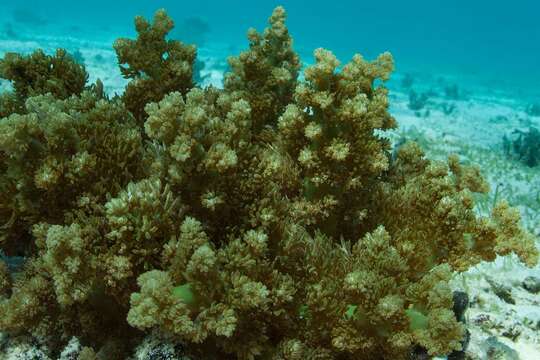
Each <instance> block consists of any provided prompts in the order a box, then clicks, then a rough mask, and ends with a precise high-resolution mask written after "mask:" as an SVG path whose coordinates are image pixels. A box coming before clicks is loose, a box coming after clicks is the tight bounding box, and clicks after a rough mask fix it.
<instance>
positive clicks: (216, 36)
mask: <svg viewBox="0 0 540 360" xmlns="http://www.w3.org/2000/svg"><path fill="white" fill-rule="evenodd" d="M280 4H281V5H283V6H284V7H285V8H286V10H287V12H288V14H289V21H288V25H289V29H290V31H291V33H292V35H293V37H294V39H295V45H296V49H297V51H299V52H300V54H301V56H302V58H303V60H304V61H307V62H309V61H311V53H312V50H313V49H314V48H317V47H325V48H328V49H331V50H332V51H334V52H335V53H336V54H337V55H338V57H339V58H340V59H342V60H343V61H346V60H348V58H350V56H351V55H352V54H354V53H356V52H360V53H362V54H363V55H365V56H366V57H368V58H373V57H375V56H376V55H377V54H379V53H380V52H383V51H387V50H388V51H391V52H392V53H393V55H394V57H395V59H396V64H397V70H398V71H403V72H407V71H413V72H414V71H417V72H418V71H419V72H429V73H434V74H437V73H454V74H457V75H460V76H462V77H463V78H464V79H466V81H469V82H471V83H472V82H478V83H481V84H483V85H487V86H489V87H493V86H495V87H499V88H502V89H505V90H507V91H510V92H517V93H519V96H525V97H526V96H531V97H534V96H537V94H538V93H540V90H538V88H539V86H538V84H540V66H538V64H540V22H539V21H538V17H539V14H540V3H539V2H538V1H533V0H516V1H512V2H508V1H500V0H493V1H486V0H479V1H466V0H452V1H449V0H446V1H442V0H415V1H398V0H392V1H384V2H376V1H369V2H368V1H352V0H342V1H335V2H331V1H321V0H314V1H309V2H307V1H281V2H276V1H269V0H262V1H261V0H259V1H240V0H229V1H209V0H200V1H193V2H186V1H173V0H167V1H143V0H129V1H127V0H122V1H103V0H98V1H92V2H84V1H67V0H61V1H43V0H24V1H23V0H19V1H6V0H3V1H1V2H0V14H1V15H0V36H2V37H3V38H6V37H7V38H9V37H13V36H18V37H30V38H31V37H32V36H33V35H34V34H48V35H50V36H69V37H75V38H80V39H89V40H100V41H108V42H110V41H112V40H113V39H115V38H116V37H119V36H132V35H134V31H133V26H132V21H133V16H135V15H137V14H142V15H145V16H151V15H152V14H153V12H154V11H155V10H156V9H157V8H160V7H164V8H166V9H167V11H168V12H169V13H170V15H171V16H172V17H173V18H174V19H175V21H176V23H177V24H178V26H179V27H181V28H182V29H180V31H177V33H176V35H177V36H178V37H180V38H182V37H183V38H185V40H187V41H188V42H189V41H197V42H199V43H200V42H202V44H199V45H202V46H205V45H208V44H209V43H221V44H227V46H229V49H230V50H231V52H233V53H235V52H238V51H239V50H240V49H242V48H245V46H246V40H245V32H246V30H247V29H248V28H249V27H251V26H253V27H256V28H258V29H261V28H263V27H264V25H265V22H266V19H267V17H268V16H269V14H270V13H271V11H272V9H273V8H274V7H275V6H276V5H280Z"/></svg>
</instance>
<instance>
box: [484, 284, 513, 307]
mask: <svg viewBox="0 0 540 360" xmlns="http://www.w3.org/2000/svg"><path fill="white" fill-rule="evenodd" d="M486 280H487V281H488V283H489V285H491V289H492V290H493V293H494V294H495V295H497V297H499V299H501V300H502V301H504V302H505V303H508V304H512V305H515V304H516V301H515V300H514V298H513V297H512V288H511V287H509V286H506V285H503V284H499V283H496V282H495V281H493V280H490V279H486Z"/></svg>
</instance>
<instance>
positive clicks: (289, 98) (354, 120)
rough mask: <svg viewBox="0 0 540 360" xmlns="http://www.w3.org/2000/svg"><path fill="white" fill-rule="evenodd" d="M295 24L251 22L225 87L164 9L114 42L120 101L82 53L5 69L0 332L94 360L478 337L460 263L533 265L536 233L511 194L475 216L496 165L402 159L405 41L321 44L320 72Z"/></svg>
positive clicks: (345, 348)
mask: <svg viewBox="0 0 540 360" xmlns="http://www.w3.org/2000/svg"><path fill="white" fill-rule="evenodd" d="M285 18H286V14H285V11H284V9H283V8H281V7H278V8H276V9H275V10H274V12H273V13H272V15H271V17H270V19H269V26H268V28H267V29H265V30H264V32H262V33H260V32H257V31H256V30H253V29H251V30H249V32H248V40H249V47H248V49H246V50H245V51H243V52H242V53H240V54H239V55H238V56H235V57H231V58H229V65H230V71H229V72H228V73H227V74H226V75H225V80H224V87H223V89H218V88H215V87H211V86H210V87H206V88H201V87H200V86H198V85H197V84H196V83H195V82H194V81H193V68H194V66H195V61H196V48H195V47H194V46H191V45H186V44H184V43H182V42H181V41H178V40H168V39H167V34H168V33H169V32H170V31H171V29H172V28H173V26H174V24H173V21H172V20H171V19H170V18H169V17H168V16H167V14H166V13H165V11H164V10H159V11H158V12H156V14H155V17H154V19H153V22H149V21H147V20H145V19H144V18H142V17H137V18H136V19H135V27H136V30H137V33H138V36H137V38H136V39H119V40H117V41H116V42H115V44H114V48H115V50H116V52H117V55H118V63H119V66H120V71H121V72H122V74H123V75H124V77H126V78H127V79H129V83H128V85H127V87H126V90H125V92H124V93H123V95H121V96H113V97H110V96H108V95H107V94H105V93H104V91H103V85H102V84H101V83H100V82H99V81H98V82H96V83H95V84H90V85H89V84H87V83H86V79H87V74H86V71H85V68H84V66H83V65H81V64H78V63H77V62H76V61H75V60H74V59H73V58H72V57H70V56H69V55H68V54H67V53H66V52H65V51H63V50H59V51H58V52H57V53H56V55H53V56H49V55H45V54H44V53H43V52H41V51H36V52H35V53H34V54H31V55H27V56H24V55H18V54H7V55H6V56H5V57H4V58H3V59H1V60H0V76H1V77H3V78H5V79H8V80H10V81H12V83H13V92H10V93H6V94H3V95H2V98H1V102H0V106H1V107H0V114H1V116H2V118H1V119H0V249H1V250H2V252H3V253H4V255H3V256H2V261H1V262H0V286H1V288H0V314H2V316H1V317H0V331H2V332H4V333H7V334H9V335H10V336H17V335H31V336H33V337H34V338H36V339H38V340H39V341H40V342H41V343H43V344H46V345H47V347H46V348H47V349H49V351H50V354H49V356H51V357H52V356H57V355H58V352H60V351H61V349H62V348H64V347H65V346H66V345H67V344H68V343H69V341H70V339H72V337H74V336H75V337H77V339H78V341H79V342H80V346H83V347H84V358H85V359H96V358H97V359H115V358H118V359H123V358H127V357H128V356H129V354H131V353H132V351H133V349H134V348H135V347H136V346H137V344H138V343H139V342H140V341H142V339H143V338H144V336H145V335H147V334H150V333H152V334H156V333H159V334H160V336H162V337H163V338H164V339H167V341H172V342H177V343H178V344H182V348H185V349H187V351H188V352H189V355H190V356H193V357H194V358H207V359H212V358H216V359H288V360H293V359H373V358H383V359H406V358H408V356H409V354H410V353H411V351H413V349H417V348H419V347H420V348H422V349H424V351H425V352H426V353H428V354H429V355H445V354H449V353H452V352H453V351H456V350H460V349H461V347H462V344H463V343H464V340H465V337H466V330H465V327H464V325H463V323H462V322H460V321H459V320H460V319H459V316H456V315H457V314H455V312H454V311H453V309H454V307H455V304H454V300H453V295H452V291H451V289H450V286H449V283H448V282H449V280H450V278H451V277H452V274H453V273H454V272H456V271H457V272H461V271H465V270H467V269H468V268H470V267H471V266H473V265H475V264H477V263H479V262H481V261H491V260H494V259H495V257H496V256H498V255H500V256H504V255H508V254H511V253H515V254H517V256H518V257H519V258H520V259H521V261H523V262H524V263H525V264H527V265H528V266H534V265H535V264H536V263H537V259H538V253H537V249H536V247H535V244H534V239H533V236H532V235H531V234H529V233H527V232H526V231H525V230H523V229H522V228H521V226H520V217H519V212H518V210H516V209H514V208H511V207H509V206H508V204H507V203H505V202H500V203H498V204H497V205H496V206H495V207H494V209H493V213H492V214H491V216H490V217H479V216H477V215H476V214H475V212H474V210H473V208H474V205H475V203H474V200H473V195H474V193H485V192H487V191H488V186H487V183H486V182H485V181H484V180H483V178H482V176H481V174H480V172H479V169H478V168H477V167H474V166H465V165H463V164H461V163H460V160H459V158H458V157H457V156H455V155H450V156H449V157H448V160H447V161H431V160H429V159H427V158H426V157H425V156H424V153H423V152H422V150H421V149H420V147H419V146H418V145H416V144H415V143H411V142H409V143H405V144H402V145H401V146H400V147H399V149H394V150H395V151H394V152H393V151H392V150H393V149H392V146H391V143H390V141H389V140H388V139H387V138H386V137H385V136H384V133H385V131H387V130H391V129H394V128H395V127H396V126H397V122H396V120H395V119H394V118H393V117H392V116H391V115H390V113H389V111H388V107H389V101H388V90H387V88H386V87H385V85H384V83H385V81H386V80H388V79H389V77H390V74H391V72H392V70H393V67H394V64H393V59H392V56H391V55H390V54H389V53H384V54H382V55H380V56H379V57H377V58H376V59H375V60H374V61H367V60H365V59H364V58H363V57H362V56H361V55H355V56H354V57H353V58H352V59H351V61H350V62H349V63H346V64H344V65H342V64H341V63H340V61H339V60H338V59H337V58H336V57H335V56H334V55H333V54H332V53H331V52H330V51H328V50H325V49H317V50H315V52H314V56H315V61H314V64H313V65H310V66H308V67H307V68H305V70H304V71H303V77H301V76H299V75H300V73H301V63H300V60H299V57H298V55H297V54H296V52H295V51H294V50H293V47H292V38H291V36H290V34H289V32H288V30H287V27H286V25H285ZM21 257H22V258H23V259H24V263H23V264H21V265H20V266H17V267H14V266H11V265H10V261H9V259H11V258H16V259H20V258H21Z"/></svg>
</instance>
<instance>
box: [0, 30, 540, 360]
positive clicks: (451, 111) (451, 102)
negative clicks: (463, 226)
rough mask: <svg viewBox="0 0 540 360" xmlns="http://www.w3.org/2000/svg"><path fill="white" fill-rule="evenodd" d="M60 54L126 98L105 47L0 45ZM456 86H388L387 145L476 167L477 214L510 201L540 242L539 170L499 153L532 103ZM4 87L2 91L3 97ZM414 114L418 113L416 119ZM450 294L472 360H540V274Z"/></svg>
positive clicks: (202, 53)
mask: <svg viewBox="0 0 540 360" xmlns="http://www.w3.org/2000/svg"><path fill="white" fill-rule="evenodd" d="M57 47H63V48H66V49H68V51H70V52H75V51H77V50H78V51H79V53H80V55H82V58H83V61H84V64H85V66H86V68H87V71H88V72H89V74H90V79H89V81H90V82H94V81H95V80H96V79H97V78H99V79H101V80H102V81H103V83H104V85H105V89H106V91H107V92H108V93H109V94H111V95H112V94H114V93H121V92H122V89H123V87H124V86H125V84H126V81H125V80H124V79H123V78H122V77H121V76H120V73H119V71H118V69H117V63H116V56H115V54H114V52H113V50H112V48H111V44H110V43H109V42H107V43H105V42H97V41H88V40H84V41H81V40H78V39H75V38H51V37H33V38H32V39H31V40H30V39H18V40H8V39H3V40H2V39H0V56H2V55H3V54H4V53H5V52H8V51H15V52H21V53H28V52H31V51H33V50H35V49H37V48H42V49H44V50H45V51H46V52H49V53H50V52H52V51H54V50H55V49H56V48H57ZM229 49H230V46H228V45H226V44H208V45H207V47H205V48H202V49H200V50H199V59H200V60H202V61H204V62H205V67H204V69H203V70H202V71H201V76H202V79H203V85H209V84H212V85H214V86H218V87H219V86H221V84H222V79H223V72H224V70H225V69H226V56H227V55H230V54H229ZM305 60H306V59H305ZM457 79H459V77H456V76H453V75H451V74H422V73H419V72H416V73H415V75H414V76H413V75H411V74H410V73H396V74H394V79H393V80H392V81H391V83H390V85H389V87H390V90H391V91H390V102H391V109H390V110H391V113H392V114H393V116H394V117H395V118H396V119H397V121H398V123H399V128H398V129H397V130H395V131H392V132H391V133H389V134H387V136H389V137H390V138H392V140H394V141H401V139H407V140H415V141H417V142H418V143H419V144H420V145H421V146H422V148H423V149H424V151H425V152H426V154H427V156H428V157H430V158H435V159H441V160H444V159H446V157H447V156H448V154H449V153H457V154H458V155H459V156H460V158H461V159H462V160H463V161H466V162H470V163H476V164H477V165H478V166H479V167H480V168H481V171H482V173H483V175H484V176H485V177H486V178H487V179H488V181H489V183H490V185H491V191H490V193H489V194H487V195H485V196H482V197H479V198H478V206H477V211H478V213H479V214H480V215H486V214H488V213H489V212H490V210H491V209H492V207H493V205H494V203H495V202H496V201H498V200H500V199H502V198H505V199H507V200H508V201H509V202H510V204H511V205H513V206H516V207H518V208H519V210H520V212H521V214H522V220H523V224H524V225H525V227H526V228H527V229H528V230H529V231H531V232H532V233H533V234H534V235H535V236H536V239H537V241H538V242H539V243H540V166H537V167H528V166H526V165H525V164H523V163H521V162H520V161H518V160H516V159H514V158H511V157H509V156H507V154H505V152H504V150H503V137H504V136H505V135H506V136H510V137H511V136H513V134H514V135H515V134H516V131H518V132H519V131H521V132H526V131H528V130H529V129H530V128H532V127H534V128H537V129H540V117H539V116H533V115H531V114H530V113H528V112H527V111H526V109H527V106H529V103H528V102H527V101H525V100H523V99H524V97H523V96H521V93H520V92H518V91H513V90H512V89H500V91H499V90H498V89H493V88H491V87H484V88H483V87H481V86H476V85H473V84H471V85H468V84H467V83H463V82H459V80H457ZM7 88H9V86H8V85H7V84H6V83H5V82H4V83H1V82H0V90H2V89H7ZM411 90H412V91H414V92H415V93H416V94H417V95H418V96H422V94H425V96H424V98H423V102H422V103H421V104H418V103H416V104H411V101H410V93H411ZM518 94H519V95H518ZM417 98H418V97H417ZM538 100H539V101H540V99H538ZM411 105H413V107H414V106H416V107H419V106H420V105H422V106H421V108H419V109H415V110H411V108H410V107H411ZM539 246H540V244H539ZM535 284H536V285H535ZM452 286H453V288H455V289H456V290H463V291H465V292H467V293H468V295H469V298H470V303H471V305H470V308H469V310H468V312H467V316H466V317H467V323H468V328H469V331H470V332H471V340H470V344H469V347H468V352H467V353H468V357H469V358H470V359H523V360H537V359H540V293H539V292H537V293H535V292H534V290H535V286H536V287H537V289H536V290H537V291H539V290H540V265H538V266H537V267H535V268H533V269H529V268H526V267H524V266H523V265H521V264H520V263H519V262H518V261H517V260H516V258H515V257H506V258H498V259H497V260H496V261H495V262H494V263H490V264H487V263H486V264H480V265H478V266H476V267H474V268H473V269H470V270H469V271H467V272H466V273H462V274H456V276H455V278H454V280H453V281H452Z"/></svg>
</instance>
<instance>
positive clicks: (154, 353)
mask: <svg viewBox="0 0 540 360" xmlns="http://www.w3.org/2000/svg"><path fill="white" fill-rule="evenodd" d="M133 360H193V359H192V358H191V357H188V356H186V355H185V349H184V346H183V345H182V344H179V343H173V342H169V341H167V340H165V339H163V338H162V337H161V336H159V334H157V333H152V334H151V335H149V336H147V337H145V339H144V340H143V341H142V343H141V344H140V345H139V346H138V347H137V349H136V353H135V356H134V357H133Z"/></svg>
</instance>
